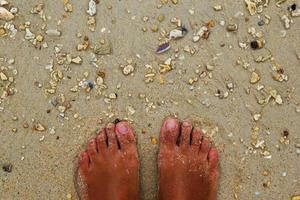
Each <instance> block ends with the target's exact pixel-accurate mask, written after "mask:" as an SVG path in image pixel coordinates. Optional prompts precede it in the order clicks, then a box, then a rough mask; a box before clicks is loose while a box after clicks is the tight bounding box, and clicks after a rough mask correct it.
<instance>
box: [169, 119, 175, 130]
mask: <svg viewBox="0 0 300 200" xmlns="http://www.w3.org/2000/svg"><path fill="white" fill-rule="evenodd" d="M166 128H167V129H168V130H174V129H176V128H177V122H176V120H175V119H168V120H167V122H166Z"/></svg>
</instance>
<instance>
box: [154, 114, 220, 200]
mask: <svg viewBox="0 0 300 200" xmlns="http://www.w3.org/2000/svg"><path fill="white" fill-rule="evenodd" d="M158 166H159V199H160V200H216V198H217V197H216V195H217V179H218V169H217V168H218V152H217V150H216V149H215V148H214V147H211V144H210V142H209V141H208V140H207V139H202V133H201V130H200V129H199V128H193V126H192V124H191V123H190V122H188V121H184V122H183V123H182V124H181V125H180V123H179V121H178V120H177V119H175V118H168V119H166V120H165V121H164V123H163V125H162V128H161V132H160V152H159V158H158Z"/></svg>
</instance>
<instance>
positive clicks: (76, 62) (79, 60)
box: [71, 56, 82, 65]
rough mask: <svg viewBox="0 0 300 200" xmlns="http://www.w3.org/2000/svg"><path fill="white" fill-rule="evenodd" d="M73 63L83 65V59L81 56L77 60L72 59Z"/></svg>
mask: <svg viewBox="0 0 300 200" xmlns="http://www.w3.org/2000/svg"><path fill="white" fill-rule="evenodd" d="M71 62H72V63H75V64H78V65H81V64H82V58H81V57H80V56H77V57H75V58H72V60H71Z"/></svg>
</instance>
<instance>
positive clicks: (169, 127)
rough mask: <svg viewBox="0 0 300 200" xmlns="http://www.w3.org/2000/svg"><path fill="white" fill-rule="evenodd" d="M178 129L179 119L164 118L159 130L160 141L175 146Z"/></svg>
mask: <svg viewBox="0 0 300 200" xmlns="http://www.w3.org/2000/svg"><path fill="white" fill-rule="evenodd" d="M179 131H180V125H179V121H178V119H176V118H172V117H169V118H167V119H165V121H164V122H163V125H162V127H161V130H160V143H161V144H168V145H171V146H175V145H176V142H177V139H178V136H179Z"/></svg>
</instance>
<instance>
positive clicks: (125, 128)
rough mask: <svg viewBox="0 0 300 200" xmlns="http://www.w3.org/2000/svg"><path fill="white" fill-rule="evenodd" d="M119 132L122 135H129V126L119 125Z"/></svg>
mask: <svg viewBox="0 0 300 200" xmlns="http://www.w3.org/2000/svg"><path fill="white" fill-rule="evenodd" d="M117 130H118V132H119V133H121V134H127V133H128V126H127V125H126V124H125V123H119V124H118V125H117Z"/></svg>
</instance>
